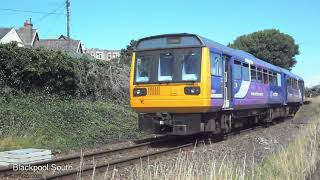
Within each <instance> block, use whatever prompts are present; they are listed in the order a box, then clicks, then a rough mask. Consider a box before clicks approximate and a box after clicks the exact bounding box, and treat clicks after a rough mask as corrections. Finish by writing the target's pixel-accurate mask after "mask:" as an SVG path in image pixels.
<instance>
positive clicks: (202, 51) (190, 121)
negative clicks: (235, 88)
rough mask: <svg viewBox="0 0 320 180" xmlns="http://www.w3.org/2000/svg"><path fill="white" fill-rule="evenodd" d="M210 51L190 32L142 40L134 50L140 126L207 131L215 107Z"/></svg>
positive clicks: (133, 95)
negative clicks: (204, 117)
mask: <svg viewBox="0 0 320 180" xmlns="http://www.w3.org/2000/svg"><path fill="white" fill-rule="evenodd" d="M209 64H210V63H209V50H208V48H207V47H205V46H204V45H203V43H202V42H201V40H200V38H198V37H197V36H195V35H190V34H174V35H161V36H153V37H148V38H144V39H141V40H139V41H138V42H137V44H136V48H135V51H134V52H133V55H132V64H131V73H130V105H131V107H132V109H133V110H134V111H136V112H137V113H139V128H140V129H141V130H144V131H148V132H151V133H168V134H175V135H178V134H180V135H186V134H194V133H199V132H201V131H204V127H203V125H202V123H201V119H202V114H203V113H204V112H208V111H209V109H210V100H211V99H210V87H211V81H210V73H209V72H210V65H209Z"/></svg>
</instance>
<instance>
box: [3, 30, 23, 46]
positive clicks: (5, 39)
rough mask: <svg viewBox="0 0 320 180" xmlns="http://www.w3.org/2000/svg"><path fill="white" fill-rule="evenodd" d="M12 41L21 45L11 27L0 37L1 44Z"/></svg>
mask: <svg viewBox="0 0 320 180" xmlns="http://www.w3.org/2000/svg"><path fill="white" fill-rule="evenodd" d="M14 41H15V42H17V43H18V46H19V47H23V42H22V40H21V39H20V37H19V35H18V34H17V32H16V30H15V29H11V31H9V32H8V33H7V34H6V35H5V36H4V37H3V38H2V39H0V43H1V44H6V43H10V42H14Z"/></svg>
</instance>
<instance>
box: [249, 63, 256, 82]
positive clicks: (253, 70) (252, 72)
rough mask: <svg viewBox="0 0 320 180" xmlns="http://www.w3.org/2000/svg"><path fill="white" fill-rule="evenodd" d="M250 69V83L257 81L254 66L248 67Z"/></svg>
mask: <svg viewBox="0 0 320 180" xmlns="http://www.w3.org/2000/svg"><path fill="white" fill-rule="evenodd" d="M250 69H251V72H250V73H251V81H252V80H256V79H257V72H256V67H255V66H250Z"/></svg>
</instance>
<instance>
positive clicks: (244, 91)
mask: <svg viewBox="0 0 320 180" xmlns="http://www.w3.org/2000/svg"><path fill="white" fill-rule="evenodd" d="M249 87H250V81H242V82H241V85H240V89H239V91H238V92H237V93H236V94H235V95H234V97H235V98H244V97H245V96H246V95H247V93H248V90H249Z"/></svg>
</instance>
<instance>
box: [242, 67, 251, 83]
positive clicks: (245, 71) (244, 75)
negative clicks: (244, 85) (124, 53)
mask: <svg viewBox="0 0 320 180" xmlns="http://www.w3.org/2000/svg"><path fill="white" fill-rule="evenodd" d="M242 79H243V80H244V81H250V77H249V64H247V63H243V64H242Z"/></svg>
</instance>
